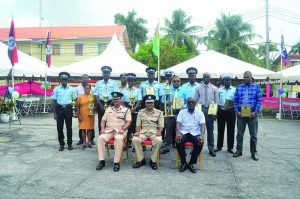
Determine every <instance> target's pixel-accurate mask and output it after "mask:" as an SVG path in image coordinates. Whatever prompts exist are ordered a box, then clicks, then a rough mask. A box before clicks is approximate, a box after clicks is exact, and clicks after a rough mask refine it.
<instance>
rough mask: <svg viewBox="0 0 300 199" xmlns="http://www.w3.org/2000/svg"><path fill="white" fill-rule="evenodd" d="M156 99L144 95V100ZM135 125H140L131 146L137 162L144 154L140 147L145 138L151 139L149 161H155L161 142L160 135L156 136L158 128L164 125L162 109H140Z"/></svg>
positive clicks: (151, 100)
mask: <svg viewBox="0 0 300 199" xmlns="http://www.w3.org/2000/svg"><path fill="white" fill-rule="evenodd" d="M155 99H156V97H155V96H153V95H147V96H145V102H154V100H155ZM136 126H139V127H141V131H140V132H136V133H139V135H138V136H134V137H133V139H132V143H133V146H134V148H135V153H136V157H137V162H138V163H139V162H141V161H142V160H143V161H144V154H143V149H142V142H143V141H144V140H146V139H151V140H152V142H153V148H152V154H151V161H152V163H155V162H156V160H157V152H158V151H159V150H160V147H161V144H162V137H161V136H156V135H155V134H156V133H157V131H158V128H163V127H164V116H163V113H162V111H160V110H157V109H155V108H154V109H153V111H152V112H147V109H146V108H145V109H142V110H141V111H140V112H138V115H137V121H136Z"/></svg>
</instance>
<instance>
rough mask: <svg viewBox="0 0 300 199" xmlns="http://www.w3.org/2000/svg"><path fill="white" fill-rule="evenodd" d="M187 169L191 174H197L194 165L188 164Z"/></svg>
mask: <svg viewBox="0 0 300 199" xmlns="http://www.w3.org/2000/svg"><path fill="white" fill-rule="evenodd" d="M188 168H189V170H190V171H191V172H192V173H197V170H196V168H195V167H194V165H193V164H191V163H190V164H188Z"/></svg>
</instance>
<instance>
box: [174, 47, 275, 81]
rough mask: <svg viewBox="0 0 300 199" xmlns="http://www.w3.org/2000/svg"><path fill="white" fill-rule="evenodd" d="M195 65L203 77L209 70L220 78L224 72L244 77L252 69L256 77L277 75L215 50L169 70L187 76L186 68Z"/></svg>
mask: <svg viewBox="0 0 300 199" xmlns="http://www.w3.org/2000/svg"><path fill="white" fill-rule="evenodd" d="M189 67H195V68H197V70H198V77H202V75H203V73H204V72H209V73H210V74H211V77H212V78H219V77H220V75H221V74H222V73H231V74H233V75H234V76H235V77H237V78H243V74H244V72H245V71H251V72H252V76H253V77H254V78H255V79H266V78H267V77H271V75H273V76H272V77H276V75H275V76H274V72H273V71H270V70H267V69H264V68H261V67H258V66H255V65H252V64H249V63H246V62H243V61H241V60H238V59H235V58H232V57H230V56H227V55H224V54H222V53H218V52H216V51H213V50H209V51H206V52H204V53H202V54H200V55H198V56H197V57H194V58H192V59H190V60H187V61H185V62H182V63H180V64H178V65H175V66H173V67H171V68H169V70H172V71H174V73H175V74H176V75H178V76H180V77H187V74H186V72H185V71H186V69H187V68H189Z"/></svg>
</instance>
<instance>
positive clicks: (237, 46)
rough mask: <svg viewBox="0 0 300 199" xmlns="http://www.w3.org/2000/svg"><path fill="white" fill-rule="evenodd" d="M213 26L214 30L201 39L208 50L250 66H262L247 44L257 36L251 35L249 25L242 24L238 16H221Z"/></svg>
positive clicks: (251, 31)
mask: <svg viewBox="0 0 300 199" xmlns="http://www.w3.org/2000/svg"><path fill="white" fill-rule="evenodd" d="M215 25H216V28H215V29H213V30H211V31H209V32H208V36H206V37H204V38H203V42H204V44H205V45H206V46H207V48H208V49H212V50H215V51H218V52H220V53H223V54H225V55H229V56H231V57H235V58H237V59H240V60H243V61H246V62H249V63H252V64H259V63H260V64H259V65H260V66H262V63H261V62H260V61H259V59H258V58H257V57H256V56H255V53H254V52H253V49H252V48H251V47H249V45H248V44H247V42H249V41H251V40H252V39H253V38H255V37H256V36H258V35H256V34H254V33H253V30H252V25H251V24H249V23H244V22H243V20H242V17H241V16H240V15H232V16H231V15H228V16H226V15H224V14H221V18H220V19H217V20H216V23H215Z"/></svg>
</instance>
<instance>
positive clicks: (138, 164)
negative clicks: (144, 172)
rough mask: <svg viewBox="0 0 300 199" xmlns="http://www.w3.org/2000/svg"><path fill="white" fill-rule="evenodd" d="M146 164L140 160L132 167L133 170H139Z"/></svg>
mask: <svg viewBox="0 0 300 199" xmlns="http://www.w3.org/2000/svg"><path fill="white" fill-rule="evenodd" d="M145 164H146V160H145V159H142V160H141V161H140V162H137V163H135V164H134V165H132V167H133V168H135V169H136V168H139V167H141V166H144V165H145Z"/></svg>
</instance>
